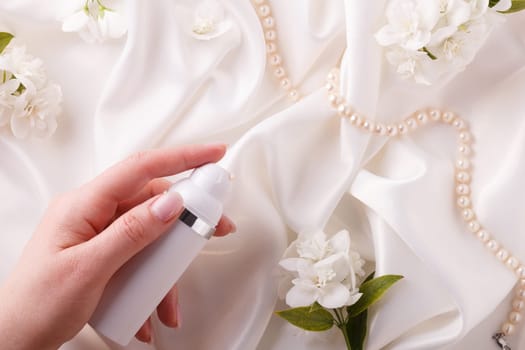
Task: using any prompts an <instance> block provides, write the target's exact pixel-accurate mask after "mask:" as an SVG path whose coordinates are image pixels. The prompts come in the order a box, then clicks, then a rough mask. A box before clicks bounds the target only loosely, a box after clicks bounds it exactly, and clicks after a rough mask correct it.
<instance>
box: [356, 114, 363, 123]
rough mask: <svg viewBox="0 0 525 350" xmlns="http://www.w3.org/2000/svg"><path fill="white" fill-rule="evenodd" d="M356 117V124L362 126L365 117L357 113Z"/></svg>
mask: <svg viewBox="0 0 525 350" xmlns="http://www.w3.org/2000/svg"><path fill="white" fill-rule="evenodd" d="M355 116H356V119H355V125H356V126H362V125H363V117H361V116H360V115H359V114H356V115H355Z"/></svg>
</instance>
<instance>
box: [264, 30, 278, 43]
mask: <svg viewBox="0 0 525 350" xmlns="http://www.w3.org/2000/svg"><path fill="white" fill-rule="evenodd" d="M264 37H265V38H266V40H268V41H272V40H275V39H277V32H276V31H275V30H268V31H266V32H265V33H264Z"/></svg>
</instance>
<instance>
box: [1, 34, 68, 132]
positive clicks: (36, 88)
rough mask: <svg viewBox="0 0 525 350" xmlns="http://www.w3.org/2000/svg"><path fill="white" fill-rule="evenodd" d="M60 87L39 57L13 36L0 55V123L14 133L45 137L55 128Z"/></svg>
mask: <svg viewBox="0 0 525 350" xmlns="http://www.w3.org/2000/svg"><path fill="white" fill-rule="evenodd" d="M61 100H62V91H61V89H60V87H59V86H58V85H56V84H54V83H52V82H49V81H48V79H47V76H46V73H45V70H44V67H43V63H42V61H41V60H40V59H38V58H35V57H33V56H31V55H29V54H27V53H26V49H25V47H24V46H19V45H16V42H15V41H14V40H13V41H11V43H10V44H9V45H8V46H7V47H6V49H5V50H4V52H3V53H2V54H1V55H0V126H1V127H6V126H9V127H10V129H11V132H12V133H13V135H14V136H15V137H18V138H27V137H38V138H45V137H48V136H50V135H51V134H53V133H54V132H55V130H56V128H57V121H56V117H57V116H58V114H60V103H61Z"/></svg>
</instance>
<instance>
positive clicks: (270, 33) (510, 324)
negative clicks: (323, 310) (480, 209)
mask: <svg viewBox="0 0 525 350" xmlns="http://www.w3.org/2000/svg"><path fill="white" fill-rule="evenodd" d="M252 1H253V4H254V6H255V8H256V12H257V14H258V16H259V21H260V22H261V25H262V28H263V31H264V40H265V44H266V54H267V62H268V63H269V65H270V66H272V67H273V75H274V76H275V78H277V80H278V81H279V85H280V86H281V88H282V89H283V90H284V91H285V92H286V93H287V94H288V97H289V98H291V99H292V101H294V102H297V101H298V100H300V99H301V98H302V96H301V94H300V93H299V91H298V89H297V88H296V87H294V84H293V83H292V81H291V79H290V78H289V76H288V74H287V72H286V70H285V68H284V66H283V59H282V55H281V54H280V52H279V49H278V46H277V31H276V29H275V19H274V18H273V17H272V16H271V12H272V10H271V7H270V4H269V3H268V1H267V0H252ZM325 87H326V90H327V91H328V101H329V103H330V105H331V106H332V107H333V108H334V109H336V110H337V113H338V114H339V115H340V116H341V117H344V118H348V120H349V121H350V123H351V124H352V125H354V126H356V127H358V128H360V129H362V130H363V131H366V132H368V133H372V134H375V135H378V136H385V137H392V138H394V137H400V136H402V135H405V134H408V133H410V132H413V131H415V130H417V129H418V128H419V127H420V126H424V125H426V124H430V123H443V124H447V125H451V126H452V127H454V128H455V129H456V130H457V131H458V133H459V137H458V142H459V144H458V153H459V157H458V159H457V160H456V171H455V193H456V204H457V207H458V209H459V212H460V215H461V217H462V219H463V220H464V221H465V223H466V225H467V227H468V230H469V231H470V232H471V233H473V234H474V235H475V237H477V239H478V240H479V241H480V242H481V243H482V244H484V245H485V247H486V248H487V249H488V250H489V251H490V252H491V253H492V254H494V255H495V256H496V257H497V259H498V260H499V261H501V262H502V263H503V264H505V266H507V267H508V268H509V269H510V270H511V271H513V272H514V273H515V274H516V275H517V277H518V282H517V287H516V295H515V297H514V299H513V301H512V308H511V311H510V312H509V314H508V316H507V320H506V321H505V322H504V323H503V324H502V325H501V327H500V330H499V331H498V332H497V333H496V334H494V335H493V337H492V338H493V339H494V340H495V341H496V344H498V346H499V347H500V348H501V349H503V350H511V348H510V346H509V345H508V344H507V342H506V340H505V336H509V335H511V334H513V333H514V331H515V330H516V325H517V324H518V323H520V321H521V319H522V318H523V317H522V311H523V310H524V309H525V265H524V264H523V263H521V262H520V261H519V260H518V258H517V257H515V256H513V255H512V254H511V253H510V252H509V250H507V249H506V248H505V247H503V245H502V244H500V243H499V242H498V241H497V240H496V239H494V238H493V237H492V236H491V234H490V233H489V232H488V231H487V230H486V229H485V228H484V227H483V226H482V224H481V223H480V222H479V220H478V219H477V215H476V213H475V211H474V209H473V208H472V200H471V197H470V194H471V193H470V186H469V184H470V182H471V179H472V174H471V161H470V156H471V155H472V148H471V146H472V143H473V137H472V133H471V132H470V130H469V128H468V125H467V122H466V121H465V120H463V119H461V118H460V117H458V116H456V115H455V114H454V113H453V112H449V111H441V110H439V109H427V110H420V111H418V112H416V113H414V114H412V115H411V116H409V117H408V118H406V119H405V120H403V121H400V122H398V123H393V124H383V123H379V122H374V121H372V120H370V119H368V118H366V117H364V116H363V115H361V114H359V113H357V112H356V111H354V109H353V108H352V106H351V105H350V104H348V103H347V102H346V101H345V100H344V98H343V97H342V96H341V95H340V94H339V91H338V87H339V70H338V69H334V70H332V71H331V72H330V73H329V74H328V77H327V82H326V86H325Z"/></svg>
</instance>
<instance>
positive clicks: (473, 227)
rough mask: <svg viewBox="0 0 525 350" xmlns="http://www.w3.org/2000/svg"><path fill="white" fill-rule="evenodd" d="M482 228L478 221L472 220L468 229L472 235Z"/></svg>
mask: <svg viewBox="0 0 525 350" xmlns="http://www.w3.org/2000/svg"><path fill="white" fill-rule="evenodd" d="M480 228H481V225H480V224H479V222H478V221H477V220H472V221H471V222H469V223H468V229H469V230H470V232H472V233H476V232H478V231H479V230H480Z"/></svg>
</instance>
